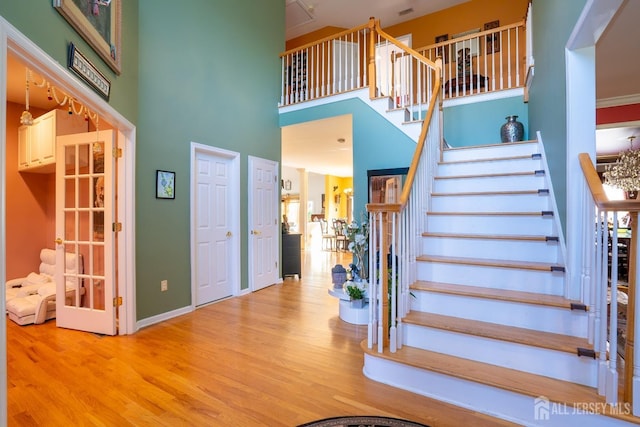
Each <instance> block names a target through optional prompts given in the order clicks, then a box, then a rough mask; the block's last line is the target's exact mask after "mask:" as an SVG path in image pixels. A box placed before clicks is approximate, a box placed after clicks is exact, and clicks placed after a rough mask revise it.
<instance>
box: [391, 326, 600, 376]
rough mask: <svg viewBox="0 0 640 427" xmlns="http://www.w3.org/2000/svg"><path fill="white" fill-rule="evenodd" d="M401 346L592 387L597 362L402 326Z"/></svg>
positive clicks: (461, 334)
mask: <svg viewBox="0 0 640 427" xmlns="http://www.w3.org/2000/svg"><path fill="white" fill-rule="evenodd" d="M404 328H405V329H404V334H405V342H404V343H403V345H408V346H411V347H416V348H420V349H423V350H429V351H435V352H438V353H444V354H448V355H450V356H455V357H460V358H464V359H468V360H474V361H477V362H482V363H487V364H490V365H496V366H502V367H505V368H509V369H515V370H518V371H522V372H529V373H532V374H536V375H542V376H545V377H550V378H556V379H560V380H563V381H569V382H573V383H577V384H583V385H586V386H589V387H596V385H597V384H596V381H595V378H596V373H597V369H598V361H597V360H595V359H593V358H589V357H578V356H577V355H576V353H567V352H564V351H557V350H552V349H548V348H543V347H534V346H530V345H524V344H519V343H514V342H509V341H505V340H497V339H492V338H486V337H481V336H476V335H470V334H464V333H458V332H452V331H446V330H442V329H437V328H430V327H426V326H422V325H420V326H418V325H413V324H411V323H406V322H405V323H404Z"/></svg>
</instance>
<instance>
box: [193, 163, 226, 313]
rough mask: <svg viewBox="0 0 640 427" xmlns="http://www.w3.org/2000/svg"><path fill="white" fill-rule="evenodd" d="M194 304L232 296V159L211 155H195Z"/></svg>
mask: <svg viewBox="0 0 640 427" xmlns="http://www.w3.org/2000/svg"><path fill="white" fill-rule="evenodd" d="M194 167H195V180H196V183H195V192H194V193H195V238H196V242H195V251H196V267H195V269H196V278H195V280H196V296H195V304H196V305H197V306H198V305H203V304H207V303H210V302H213V301H216V300H219V299H222V298H226V297H229V296H231V295H232V294H233V280H234V274H233V265H232V262H233V261H232V258H233V253H234V251H233V243H234V239H236V237H235V236H234V233H233V224H232V223H233V211H232V203H231V201H230V199H231V182H230V180H231V179H232V159H229V158H227V157H224V156H218V155H216V154H212V153H206V152H196V155H195V164H194Z"/></svg>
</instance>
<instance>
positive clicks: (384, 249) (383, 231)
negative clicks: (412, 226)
mask: <svg viewBox="0 0 640 427" xmlns="http://www.w3.org/2000/svg"><path fill="white" fill-rule="evenodd" d="M388 224H389V212H387V211H385V212H382V218H381V221H380V246H379V249H378V250H379V252H380V272H379V274H380V294H381V295H380V304H381V305H382V319H380V320H381V321H382V337H380V338H382V348H389V291H390V289H389V263H388V260H389V242H388V240H389V235H388V233H387V225H388Z"/></svg>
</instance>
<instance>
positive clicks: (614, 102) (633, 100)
mask: <svg viewBox="0 0 640 427" xmlns="http://www.w3.org/2000/svg"><path fill="white" fill-rule="evenodd" d="M630 104H640V93H636V94H634V95H624V96H616V97H613V98H604V99H598V100H597V101H596V108H607V107H619V106H621V105H630Z"/></svg>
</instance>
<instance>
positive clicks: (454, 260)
mask: <svg viewBox="0 0 640 427" xmlns="http://www.w3.org/2000/svg"><path fill="white" fill-rule="evenodd" d="M416 260H417V261H423V262H428V261H431V262H442V263H447V264H466V265H480V266H485V267H502V268H521V269H525V270H536V271H551V270H552V269H553V268H554V267H555V268H563V266H562V265H560V264H554V263H546V262H533V261H507V260H499V259H484V258H462V257H449V256H438V255H420V256H418V257H416Z"/></svg>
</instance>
